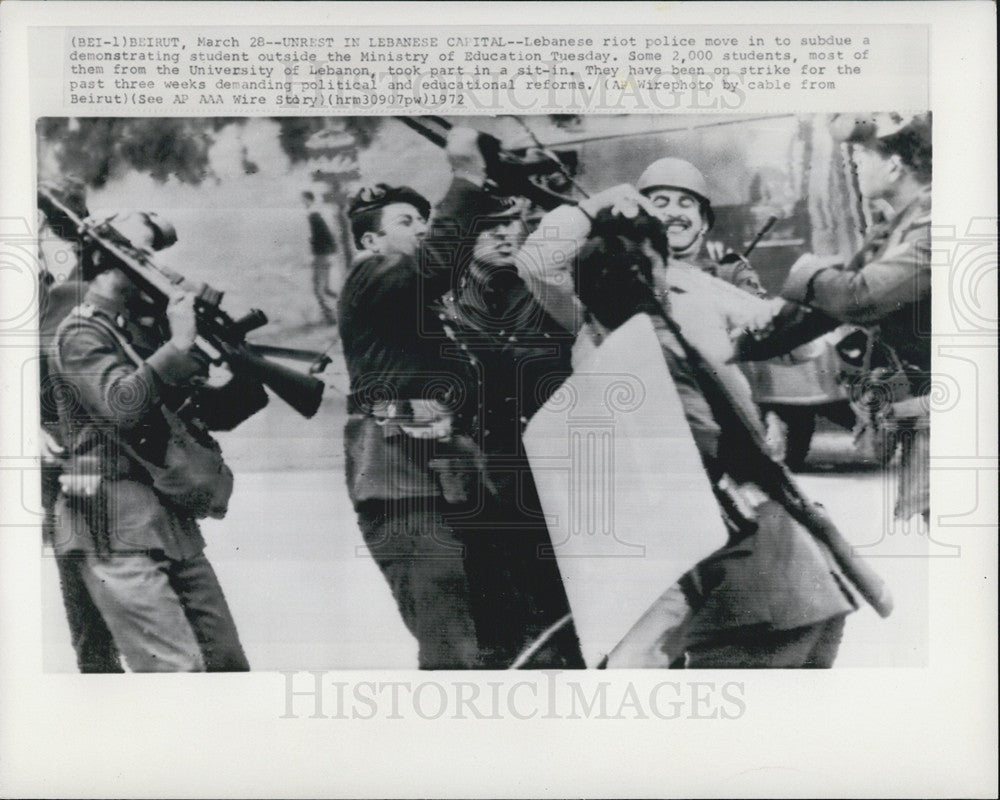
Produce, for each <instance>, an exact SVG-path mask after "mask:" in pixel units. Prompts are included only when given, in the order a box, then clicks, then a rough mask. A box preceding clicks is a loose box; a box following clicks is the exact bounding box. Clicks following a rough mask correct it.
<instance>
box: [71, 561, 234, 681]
mask: <svg viewBox="0 0 1000 800" xmlns="http://www.w3.org/2000/svg"><path fill="white" fill-rule="evenodd" d="M80 574H81V577H82V579H83V582H84V584H85V585H86V587H87V590H88V591H89V593H90V596H91V597H92V598H93V601H94V604H95V605H96V606H97V608H99V609H100V611H101V615H102V616H103V617H104V621H105V623H106V624H107V626H108V628H109V629H110V631H111V634H112V636H114V640H115V644H117V646H118V649H119V650H121V652H122V654H123V655H124V656H125V661H126V663H127V664H128V666H129V669H131V670H132V671H133V672H198V671H204V670H207V671H210V672H242V671H246V670H249V669H250V666H249V664H248V663H247V659H246V656H245V655H244V653H243V647H242V646H241V645H240V641H239V636H238V635H237V633H236V624H235V623H234V622H233V618H232V615H231V614H230V612H229V606H228V605H227V604H226V598H225V596H224V595H223V593H222V587H221V586H220V585H219V581H218V578H216V575H215V571H214V570H213V569H212V565H211V564H209V562H208V559H207V558H205V556H204V554H203V553H199V554H198V555H196V556H194V557H193V558H188V559H184V560H180V561H175V560H172V559H168V558H166V557H165V556H163V555H162V554H158V553H155V552H154V553H151V554H127V555H126V554H112V555H111V556H109V557H107V558H101V557H98V556H96V555H93V554H87V556H86V557H85V559H84V560H83V562H82V563H81V569H80Z"/></svg>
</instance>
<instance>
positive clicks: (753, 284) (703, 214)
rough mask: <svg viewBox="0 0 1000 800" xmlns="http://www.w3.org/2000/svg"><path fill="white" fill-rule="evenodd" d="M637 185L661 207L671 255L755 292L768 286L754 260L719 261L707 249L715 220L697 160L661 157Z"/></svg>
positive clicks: (732, 258)
mask: <svg viewBox="0 0 1000 800" xmlns="http://www.w3.org/2000/svg"><path fill="white" fill-rule="evenodd" d="M636 189H638V190H639V192H640V193H641V194H643V195H644V196H646V197H647V198H649V201H650V202H651V203H652V205H653V206H654V207H655V208H656V209H657V210H658V216H659V217H660V219H661V220H662V222H663V224H664V226H665V227H666V230H667V236H668V238H669V239H670V255H671V257H672V258H675V259H677V260H678V261H686V262H687V263H689V264H694V265H696V266H698V267H700V268H701V269H702V270H704V271H705V272H707V273H708V274H709V275H714V276H715V277H717V278H721V279H722V280H724V281H726V282H727V283H731V284H733V286H736V287H738V288H740V289H743V290H745V291H747V292H750V293H751V294H756V295H758V296H761V295H763V294H764V288H763V286H761V283H760V278H759V277H758V276H757V272H756V271H755V270H754V268H753V267H752V266H750V262H748V261H747V260H746V259H745V258H743V257H741V256H737V255H736V254H729V255H726V256H725V257H723V258H722V259H721V261H718V262H717V261H715V260H714V259H712V258H710V257H709V256H708V254H707V253H706V252H705V236H706V234H707V233H708V232H709V230H711V228H712V225H714V224H715V214H714V212H713V211H712V201H711V199H710V198H709V193H708V183H707V182H706V180H705V176H704V175H702V174H701V172H700V171H699V170H698V168H697V167H695V166H694V164H691V163H690V162H688V161H685V160H684V159H681V158H670V157H668V158H661V159H659V160H658V161H654V162H653V163H652V164H650V165H649V166H648V167H647V168H646V170H645V172H643V173H642V175H640V176H639V180H638V181H637V182H636Z"/></svg>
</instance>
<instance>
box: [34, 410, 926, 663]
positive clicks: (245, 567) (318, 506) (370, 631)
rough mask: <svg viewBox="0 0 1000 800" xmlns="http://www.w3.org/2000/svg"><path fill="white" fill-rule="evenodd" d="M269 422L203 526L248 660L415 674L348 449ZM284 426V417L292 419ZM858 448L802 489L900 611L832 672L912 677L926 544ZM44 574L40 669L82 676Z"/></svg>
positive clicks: (825, 456)
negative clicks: (302, 463) (352, 485)
mask: <svg viewBox="0 0 1000 800" xmlns="http://www.w3.org/2000/svg"><path fill="white" fill-rule="evenodd" d="M263 416H264V418H262V419H261V420H260V421H257V420H254V421H252V422H253V424H249V423H248V425H247V426H246V430H245V431H244V432H243V433H242V434H241V436H240V437H239V438H240V441H237V440H236V439H235V438H232V439H230V440H225V441H224V446H225V447H226V449H227V452H231V453H232V454H233V457H232V459H231V461H232V463H233V467H234V469H235V470H236V475H237V481H236V492H235V494H234V495H233V499H232V502H231V504H230V512H229V515H228V517H227V518H226V519H225V520H224V521H221V522H220V521H208V522H207V523H205V525H204V532H205V538H206V540H207V541H208V555H209V558H210V559H211V561H212V563H213V564H214V565H215V568H216V570H217V572H218V574H219V578H220V580H221V582H222V585H223V587H224V588H225V591H226V595H227V597H228V599H229V602H230V605H231V607H232V611H233V614H234V616H235V618H236V622H237V625H238V627H239V630H240V634H241V637H242V640H243V644H244V647H245V648H246V651H247V655H248V657H249V659H250V663H251V664H252V666H253V667H254V669H260V670H276V669H323V668H330V669H359V668H372V667H386V668H388V667H399V668H410V667H415V666H416V647H415V645H414V641H413V639H412V637H411V636H410V635H409V633H408V632H407V631H406V629H405V628H404V627H403V625H402V623H401V622H400V620H399V617H398V614H397V612H396V609H395V605H394V603H393V600H392V597H391V595H390V593H389V590H388V587H387V585H386V583H385V581H384V580H383V578H382V575H381V573H380V572H379V570H378V568H377V567H376V566H375V564H374V563H373V562H372V561H371V559H370V558H368V557H367V554H366V552H365V550H364V548H363V545H362V542H361V535H360V533H359V531H358V529H357V525H356V524H355V519H354V513H353V510H352V509H351V506H350V501H349V500H348V497H347V493H346V491H345V489H344V479H343V471H342V469H343V468H342V466H340V465H339V464H337V463H336V462H337V461H338V456H339V453H340V443H339V441H337V442H336V443H335V447H336V449H333V448H330V447H329V443H321V442H320V440H317V439H306V438H298V439H296V438H294V437H293V438H291V439H290V440H289V439H285V440H284V442H283V443H284V447H281V446H277V444H276V442H275V440H274V439H270V437H269V436H267V434H269V433H270V434H273V430H272V429H271V428H270V427H269V426H270V423H269V421H268V419H267V418H266V415H263ZM275 417H276V418H280V419H282V420H284V419H286V415H285V414H284V413H283V412H276V413H275ZM272 422H273V420H272ZM310 430H314V429H310ZM327 430H329V428H327ZM300 433H301V431H300ZM256 434H262V435H263V436H264V438H261V439H257V438H255V437H256ZM232 436H233V435H232V434H230V437H232ZM267 440H270V443H271V445H272V446H271V448H270V451H269V452H268V454H267V457H268V458H270V459H271V460H272V461H273V462H274V464H275V469H273V470H269V471H255V472H248V471H246V469H245V462H246V461H247V460H248V459H249V458H250V455H249V454H251V453H253V454H254V456H253V458H254V460H260V458H261V456H260V452H261V451H260V449H259V446H266V442H267ZM254 443H256V444H254ZM320 444H323V446H322V448H321V447H320ZM288 448H295V449H297V451H298V452H299V453H300V454H302V453H303V452H305V453H309V452H311V451H315V452H316V453H320V452H322V454H323V458H324V459H325V460H327V463H328V464H329V466H326V467H325V468H322V469H311V470H300V471H297V470H294V469H289V468H288V467H289V466H290V465H289V464H280V465H279V462H280V461H282V460H283V458H284V457H283V456H282V455H281V452H279V451H281V450H287V449H288ZM849 451H850V439H849V436H848V434H846V432H836V433H830V432H828V433H819V434H817V438H816V442H815V444H814V447H813V451H812V452H813V455H812V456H811V461H815V462H820V463H823V464H826V468H823V467H821V466H818V467H815V468H814V469H813V470H811V471H809V472H806V473H804V474H802V475H800V476H799V483H800V485H801V486H802V488H803V489H804V490H805V491H806V493H807V494H809V495H810V496H811V497H814V498H816V499H818V500H821V501H822V502H823V503H824V504H825V505H826V506H827V508H828V509H829V511H830V513H831V515H832V517H833V519H834V520H835V521H836V522H837V523H838V525H839V527H840V528H841V530H842V532H843V533H844V535H845V536H847V537H848V539H849V540H850V541H851V542H852V544H854V545H855V546H856V547H863V550H862V552H865V553H867V554H871V555H873V556H876V555H877V556H886V557H879V558H873V559H872V561H871V563H872V565H873V566H874V567H875V568H876V570H877V571H878V572H879V573H880V574H881V575H882V576H883V577H884V579H885V580H886V581H887V582H888V584H889V586H890V588H891V589H892V592H893V594H894V596H895V601H896V610H895V613H894V614H893V615H892V617H890V618H889V619H888V620H883V619H881V618H879V617H878V616H877V615H876V614H875V612H874V611H872V610H871V609H870V608H868V607H863V608H862V609H861V610H860V611H859V612H858V613H856V614H854V615H853V616H852V617H851V618H850V619H849V621H848V625H847V631H846V634H845V638H844V642H843V646H842V648H841V652H840V657H839V659H838V662H837V665H838V666H840V667H872V666H891V665H898V666H916V665H919V664H921V663H923V661H924V659H925V657H926V652H927V645H926V635H927V571H928V561H927V559H926V558H921V557H919V556H921V555H923V554H925V553H926V544H927V543H926V540H925V539H924V537H922V536H919V535H917V534H916V533H905V532H903V531H902V530H901V529H900V528H899V526H896V532H895V533H894V534H892V535H888V536H883V531H884V530H886V525H885V522H884V521H885V520H887V519H888V518H889V515H890V513H891V492H890V494H889V496H888V497H887V496H886V491H887V490H886V486H887V484H886V481H885V479H884V478H883V476H882V474H881V473H880V472H879V471H878V470H876V469H874V468H873V467H871V466H865V465H859V464H857V463H855V464H853V465H850V464H848V463H839V464H838V463H837V461H838V459H839V460H840V461H841V462H843V461H844V457H843V454H844V453H845V452H849ZM888 485H889V486H891V481H890V482H889V484H888ZM359 547H360V550H359ZM890 555H891V557H888V556H890ZM43 570H44V574H43V591H44V598H43V614H44V617H43V631H44V636H45V654H44V658H45V666H46V669H48V670H53V671H75V662H74V660H73V653H72V650H71V648H70V645H69V636H68V633H67V629H66V623H65V619H64V617H63V611H62V608H61V604H60V602H61V601H60V598H59V593H58V586H57V581H56V572H55V567H54V564H53V563H52V559H50V558H45V559H44V560H43Z"/></svg>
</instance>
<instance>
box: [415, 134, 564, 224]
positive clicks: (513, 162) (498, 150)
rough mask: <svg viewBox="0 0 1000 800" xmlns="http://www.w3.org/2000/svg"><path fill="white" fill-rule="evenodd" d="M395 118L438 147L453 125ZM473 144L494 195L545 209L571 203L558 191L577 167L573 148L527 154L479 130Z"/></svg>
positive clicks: (443, 145) (445, 138) (446, 140)
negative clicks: (483, 164) (505, 146)
mask: <svg viewBox="0 0 1000 800" xmlns="http://www.w3.org/2000/svg"><path fill="white" fill-rule="evenodd" d="M396 119H398V120H399V121H400V122H402V123H403V124H404V125H406V126H407V127H409V128H411V129H412V130H414V131H416V132H417V133H419V134H420V135H421V136H423V137H424V138H425V139H427V141H429V142H431V143H432V144H436V145H437V146H438V147H441V148H443V147H445V145H446V144H447V142H448V136H447V134H448V131H449V130H451V128H452V127H453V126H452V124H451V123H450V122H448V120H446V119H444V118H442V117H396ZM536 141H537V140H536ZM477 143H478V145H479V152H480V153H482V156H483V160H484V161H485V162H486V178H487V180H489V181H490V182H491V183H492V184H493V190H494V192H495V193H496V194H499V195H501V196H503V197H525V198H527V199H528V200H530V201H531V202H532V203H534V204H535V205H536V206H538V207H539V208H541V209H544V210H545V211H551V210H552V209H553V208H556V207H557V206H561V205H563V204H566V203H570V204H574V203H575V201H574V200H571V199H570V198H568V197H566V196H564V195H563V194H562V191H564V190H565V189H566V188H568V186H569V184H571V183H572V177H571V173H572V172H573V171H574V170H575V169H576V167H577V155H576V152H575V151H573V150H556V151H551V150H547V151H546V152H541V151H540V149H538V150H537V151H536V152H535V153H531V152H529V151H528V150H527V149H526V148H519V149H511V150H508V149H506V148H504V147H503V146H502V145H501V143H500V140H499V139H497V138H496V137H495V136H492V135H491V134H488V133H482V132H480V133H479V138H478V140H477ZM554 186H555V187H557V188H558V191H557V190H556V188H553V187H554Z"/></svg>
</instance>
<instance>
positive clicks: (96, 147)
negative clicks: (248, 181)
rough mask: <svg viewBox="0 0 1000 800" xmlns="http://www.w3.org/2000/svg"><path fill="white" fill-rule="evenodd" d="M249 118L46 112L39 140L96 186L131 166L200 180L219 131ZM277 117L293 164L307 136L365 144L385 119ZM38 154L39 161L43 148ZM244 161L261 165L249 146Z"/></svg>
mask: <svg viewBox="0 0 1000 800" xmlns="http://www.w3.org/2000/svg"><path fill="white" fill-rule="evenodd" d="M246 122H247V120H246V119H245V118H238V117H215V118H209V117H190V118H162V117H156V118H127V119H125V118H109V117H83V118H67V117H58V118H56V117H48V118H44V119H42V120H40V121H39V123H38V143H39V148H40V149H47V150H48V151H49V154H50V155H51V156H53V157H54V159H55V163H56V164H57V166H58V169H59V170H60V172H61V173H62V174H64V175H74V176H76V177H78V178H79V179H80V180H82V181H83V182H84V183H86V184H88V185H89V186H92V187H95V188H98V187H101V186H103V185H104V184H106V183H107V182H108V181H110V180H112V179H114V178H116V177H118V176H120V175H122V174H124V173H126V172H128V171H129V170H134V171H136V172H140V173H143V174H147V175H149V176H150V177H152V178H153V179H154V180H157V181H161V182H162V181H166V180H167V179H168V178H170V177H171V176H173V177H174V178H176V179H177V180H179V181H181V182H182V183H188V184H192V185H198V184H200V183H201V182H202V181H204V180H205V179H206V178H211V177H214V175H213V173H212V169H211V162H210V151H211V149H212V146H213V144H215V141H216V136H217V134H218V133H219V132H220V131H221V130H223V129H224V128H226V127H228V126H230V125H238V126H242V125H245V124H246ZM275 122H277V123H278V127H279V131H278V141H279V143H280V145H281V149H282V151H283V152H284V153H285V154H286V155H287V156H288V159H289V161H290V162H291V163H293V164H294V163H296V162H300V161H305V160H307V159H308V158H309V157H310V155H311V153H310V152H309V150H308V148H307V147H306V142H307V141H308V140H309V138H310V137H311V136H312V135H313V134H315V133H316V132H318V131H320V130H323V129H329V128H331V127H332V128H336V129H338V130H341V131H343V132H344V133H346V134H348V135H349V136H350V137H351V138H353V140H354V148H355V149H364V148H366V147H368V146H369V145H370V144H371V142H372V140H373V139H374V137H375V135H376V133H377V131H378V128H379V125H380V124H381V120H380V119H379V118H377V117H338V118H322V117H277V118H275ZM39 156H40V158H39V160H40V162H41V161H42V160H43V159H42V158H41V156H42V153H39ZM243 162H244V168H245V170H246V171H247V172H248V173H252V172H255V171H256V170H257V166H256V165H255V164H253V162H251V161H250V160H249V159H248V158H247V157H246V152H245V148H244V157H243Z"/></svg>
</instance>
